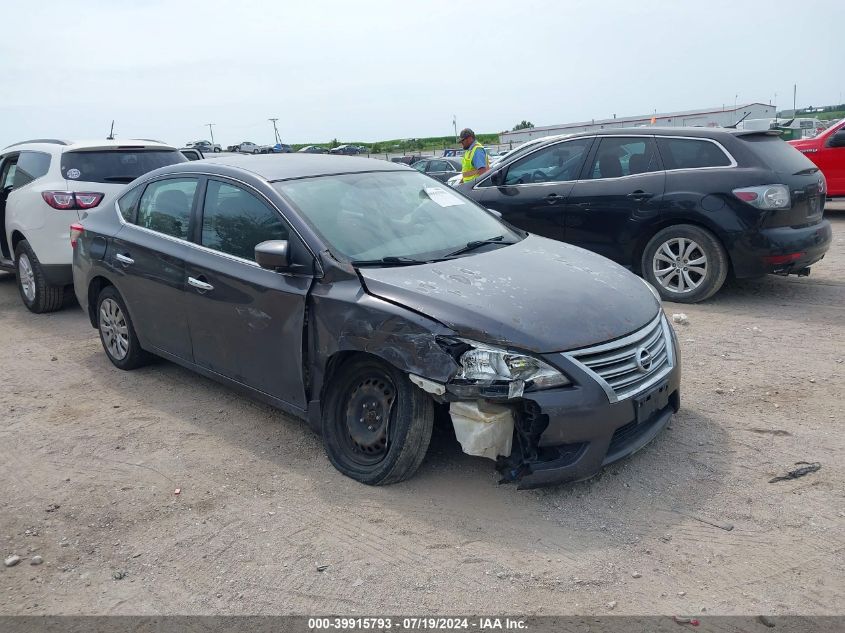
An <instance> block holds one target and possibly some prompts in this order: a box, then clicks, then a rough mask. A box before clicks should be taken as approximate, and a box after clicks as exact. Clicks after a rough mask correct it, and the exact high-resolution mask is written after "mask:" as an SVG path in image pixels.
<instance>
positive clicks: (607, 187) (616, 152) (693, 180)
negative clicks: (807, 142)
mask: <svg viewBox="0 0 845 633" xmlns="http://www.w3.org/2000/svg"><path fill="white" fill-rule="evenodd" d="M515 154H516V152H515ZM456 189H457V190H458V191H461V192H463V193H465V194H466V195H467V196H470V197H471V198H473V199H474V200H476V201H477V202H478V203H480V204H481V205H483V206H485V207H489V208H492V209H496V210H497V211H499V212H500V213H502V216H503V218H504V219H505V220H506V221H508V222H510V223H511V224H513V225H515V226H518V227H520V228H522V229H525V230H527V231H531V232H532V233H537V234H538V235H544V236H546V237H550V238H553V239H556V240H561V241H565V242H569V243H571V244H575V245H578V246H582V247H584V248H587V249H589V250H592V251H595V252H597V253H599V254H601V255H604V256H606V257H609V258H610V259H612V260H614V261H616V262H619V263H621V264H623V265H625V266H627V267H630V268H632V269H633V270H635V271H637V272H639V273H640V274H642V275H643V276H644V277H645V278H646V279H647V280H648V281H649V282H650V283H651V284H652V285H654V286H655V287H656V288H657V289H658V290H659V291H660V294H661V296H662V297H663V298H664V299H666V300H670V301H678V302H682V303H694V302H697V301H702V300H704V299H707V298H708V297H710V296H712V295H713V294H714V293H715V292H716V291H718V290H719V288H720V287H721V286H722V284H723V283H724V281H725V278H726V277H727V275H728V273H731V274H733V275H734V276H735V277H758V276H761V275H765V274H767V273H778V274H799V275H804V274H809V267H810V266H811V265H812V264H814V263H816V262H817V261H819V260H820V259H822V257H824V255H825V253H826V252H827V249H828V247H829V246H830V241H831V228H830V224H829V223H828V222H827V221H826V220H824V219H823V217H822V215H823V211H824V203H825V182H824V177H823V176H822V175H821V173H820V172H819V170H818V168H817V167H816V166H815V165H813V164H812V163H811V162H810V161H809V160H807V159H806V158H805V157H804V156H802V155H801V154H800V152H797V151H795V150H794V149H793V148H792V147H790V146H789V145H788V144H786V143H784V142H783V141H782V140H781V139H780V138H778V133H777V132H770V131H743V130H722V129H714V128H685V129H683V130H679V129H677V128H643V129H639V128H635V129H613V130H604V131H600V132H585V133H579V134H573V135H570V136H567V137H564V138H562V139H555V140H551V141H546V142H544V143H538V144H537V145H535V146H534V147H532V148H531V149H530V150H529V151H528V152H527V153H521V154H519V155H517V156H511V157H509V158H508V159H507V160H505V161H503V162H501V163H499V164H497V165H494V166H493V168H492V169H491V170H490V173H488V174H485V175H484V176H482V177H481V178H478V179H476V180H473V181H471V182H469V183H463V184H460V185H457V186H456Z"/></svg>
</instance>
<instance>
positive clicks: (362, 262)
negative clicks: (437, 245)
mask: <svg viewBox="0 0 845 633" xmlns="http://www.w3.org/2000/svg"><path fill="white" fill-rule="evenodd" d="M428 263H429V262H428V261H427V260H424V259H414V258H412V257H394V256H388V257H382V258H381V259H353V260H352V265H353V266H410V265H413V264H428Z"/></svg>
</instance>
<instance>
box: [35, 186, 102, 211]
mask: <svg viewBox="0 0 845 633" xmlns="http://www.w3.org/2000/svg"><path fill="white" fill-rule="evenodd" d="M41 197H42V198H44V202H46V203H47V204H49V205H50V206H51V207H53V208H54V209H59V210H60V211H65V210H67V209H93V208H94V207H96V206H97V205H98V204H100V202H101V201H102V199H103V194H101V193H97V192H94V191H76V192H73V191H42V192H41Z"/></svg>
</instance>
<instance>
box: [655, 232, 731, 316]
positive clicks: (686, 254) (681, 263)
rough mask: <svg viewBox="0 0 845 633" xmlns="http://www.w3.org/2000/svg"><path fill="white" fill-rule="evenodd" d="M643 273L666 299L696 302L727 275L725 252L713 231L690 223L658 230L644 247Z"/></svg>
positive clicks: (714, 291)
mask: <svg viewBox="0 0 845 633" xmlns="http://www.w3.org/2000/svg"><path fill="white" fill-rule="evenodd" d="M640 265H641V270H642V274H643V277H645V279H646V280H647V281H648V282H649V283H650V284H651V285H652V286H654V287H655V288H657V291H658V292H659V293H660V296H661V297H662V298H663V299H664V300H665V301H674V302H677V303H698V302H699V301H704V300H705V299H709V298H710V297H712V296H713V295H714V294H716V292H717V291H718V290H719V288H721V287H722V284H724V283H725V279H726V278H727V276H728V269H729V267H730V266H729V264H728V256H727V253H726V252H725V249H724V247H723V246H722V244H721V243H720V242H719V240H718V239H717V238H716V236H715V235H713V233H711V232H710V231H708V230H707V229H703V228H701V227H699V226H695V225H693V224H676V225H674V226H669V227H666V228H665V229H663V230H661V231H658V232H657V234H656V235H655V236H654V237H652V238H651V239H650V240H649V242H648V244H647V245H646V247H645V250H644V251H643V256H642V260H641V262H640Z"/></svg>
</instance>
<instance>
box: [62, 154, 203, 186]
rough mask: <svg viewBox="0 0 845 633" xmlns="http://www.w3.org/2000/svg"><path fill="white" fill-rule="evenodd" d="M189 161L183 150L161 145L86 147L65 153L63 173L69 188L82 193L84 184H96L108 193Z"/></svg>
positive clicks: (63, 155)
mask: <svg viewBox="0 0 845 633" xmlns="http://www.w3.org/2000/svg"><path fill="white" fill-rule="evenodd" d="M186 160H187V159H186V158H185V157H184V156H183V155H182V153H181V152H180V151H179V150H177V149H175V148H170V147H164V146H161V145H154V146H145V145H113V146H106V147H90V148H87V147H86V148H80V149H71V150H68V151H66V152H64V153H62V161H61V173H62V177H63V178H64V179H65V180H66V181H67V183H68V189H71V188H73V189H74V190H78V189H79V183H83V182H84V183H96V184H97V187H96V189H97V190H98V191H102V192H103V193H107V194H108V193H113V192H116V191H119V190H120V189H122V188H123V187H124V186H125V185H126V184H127V183H130V182H132V181H133V180H135V179H136V178H138V177H139V176H143V175H144V174H146V173H147V172H150V171H153V170H154V169H158V168H159V167H166V166H168V165H173V164H174V163H183V162H185V161H186ZM86 187H87V185H86Z"/></svg>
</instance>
